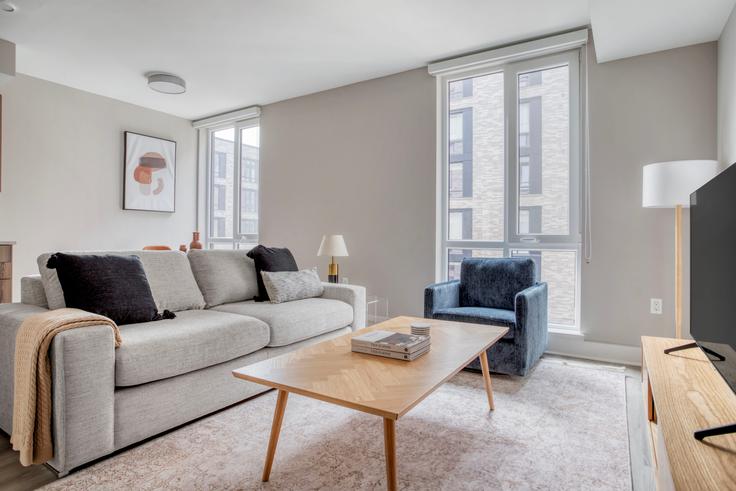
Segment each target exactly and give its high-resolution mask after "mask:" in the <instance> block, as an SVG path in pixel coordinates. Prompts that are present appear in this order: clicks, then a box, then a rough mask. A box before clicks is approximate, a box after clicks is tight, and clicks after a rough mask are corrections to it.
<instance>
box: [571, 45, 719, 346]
mask: <svg viewBox="0 0 736 491" xmlns="http://www.w3.org/2000/svg"><path fill="white" fill-rule="evenodd" d="M589 54H590V57H592V55H593V53H592V50H591V52H590V53H589ZM590 57H589V62H590V66H589V76H590V78H589V105H590V161H591V201H592V203H591V208H592V220H593V223H592V230H593V261H592V262H591V264H585V265H583V270H582V273H583V275H582V303H581V306H582V329H583V332H584V333H585V337H586V340H591V341H599V342H605V343H614V344H622V345H629V346H638V345H639V337H640V336H642V335H649V336H666V337H672V336H674V325H675V324H674V322H675V321H674V298H675V295H674V287H675V276H674V261H675V259H674V257H675V256H674V223H675V215H674V209H652V208H642V206H641V189H642V167H643V166H644V165H646V164H649V163H653V162H662V161H668V160H681V159H714V158H715V157H716V113H717V111H716V74H717V68H716V58H717V56H716V44H715V43H705V44H698V45H695V46H689V47H685V48H678V49H672V50H668V51H662V52H658V53H653V54H648V55H643V56H636V57H632V58H627V59H623V60H618V61H612V62H608V63H602V64H597V63H595V62H594V61H593V60H591V59H590ZM683 218H684V220H683V222H684V223H683V225H684V230H683V246H684V249H683V258H684V265H683V266H684V268H683V269H684V278H683V286H684V292H683V331H684V332H685V333H687V332H689V317H690V314H689V284H690V279H689V255H690V252H689V247H688V245H689V237H690V233H689V212H688V211H687V210H685V211H684V217H683ZM652 297H654V298H661V299H663V301H664V302H663V305H664V314H663V315H653V314H650V313H649V299H650V298H652Z"/></svg>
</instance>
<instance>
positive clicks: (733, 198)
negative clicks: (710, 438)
mask: <svg viewBox="0 0 736 491" xmlns="http://www.w3.org/2000/svg"><path fill="white" fill-rule="evenodd" d="M690 334H691V335H692V336H693V338H695V340H696V341H697V343H698V344H699V345H700V346H701V347H703V348H707V349H710V350H712V351H713V352H714V353H717V354H718V355H720V356H714V355H712V354H708V357H709V358H710V360H711V361H712V362H713V365H714V366H715V367H716V368H717V369H718V371H719V372H720V373H721V375H723V378H724V379H725V380H726V382H728V384H729V385H730V386H731V389H733V390H734V392H736V165H732V166H731V167H729V168H728V169H726V170H724V171H723V172H721V173H720V174H719V175H718V176H716V177H715V178H713V179H712V180H710V181H709V182H708V183H706V184H705V185H703V186H702V187H701V188H700V189H698V190H697V191H695V192H694V193H692V194H691V195H690ZM706 354H707V351H706ZM720 357H723V358H724V359H723V360H721V359H720Z"/></svg>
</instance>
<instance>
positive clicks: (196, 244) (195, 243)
mask: <svg viewBox="0 0 736 491" xmlns="http://www.w3.org/2000/svg"><path fill="white" fill-rule="evenodd" d="M189 248H190V249H201V248H202V243H201V242H200V241H199V232H192V243H191V244H189Z"/></svg>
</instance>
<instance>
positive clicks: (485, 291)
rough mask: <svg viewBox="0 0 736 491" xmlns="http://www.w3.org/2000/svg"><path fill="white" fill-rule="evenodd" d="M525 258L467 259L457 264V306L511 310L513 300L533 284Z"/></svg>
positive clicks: (529, 261) (532, 272)
mask: <svg viewBox="0 0 736 491" xmlns="http://www.w3.org/2000/svg"><path fill="white" fill-rule="evenodd" d="M535 274H536V266H535V264H534V260H533V259H528V258H508V257H507V258H468V259H463V262H462V263H461V265H460V306H461V307H490V308H494V309H506V310H514V298H515V297H516V294H517V293H519V292H520V291H522V290H525V289H527V288H529V287H530V286H532V285H534V283H535V281H536V278H535Z"/></svg>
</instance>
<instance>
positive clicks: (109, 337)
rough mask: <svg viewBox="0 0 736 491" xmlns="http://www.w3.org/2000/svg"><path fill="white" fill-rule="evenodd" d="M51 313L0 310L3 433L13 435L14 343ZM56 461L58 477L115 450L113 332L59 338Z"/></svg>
mask: <svg viewBox="0 0 736 491" xmlns="http://www.w3.org/2000/svg"><path fill="white" fill-rule="evenodd" d="M47 311H48V309H44V308H42V307H38V306H35V305H26V304H21V303H15V304H2V305H0V427H2V429H3V430H4V431H5V432H7V433H11V432H12V419H13V388H14V385H15V384H14V378H13V373H14V363H15V337H16V334H17V332H18V329H19V328H20V326H21V324H22V323H23V321H24V320H25V319H26V318H28V317H30V316H32V315H34V314H39V313H42V312H47ZM49 356H50V359H51V372H52V374H51V376H52V394H51V402H52V405H53V406H52V407H53V410H52V417H53V422H52V426H53V428H54V432H53V438H54V458H53V459H52V460H51V461H49V464H51V466H52V467H54V468H55V469H56V470H57V471H59V473H60V474H62V475H64V474H66V473H67V472H68V471H69V470H70V469H72V468H74V467H77V466H79V465H81V464H84V463H86V462H89V461H91V460H94V459H96V458H98V457H101V456H103V455H106V454H109V453H111V452H112V451H114V450H115V445H114V432H113V429H114V428H113V426H114V421H115V413H114V402H115V395H114V393H115V339H114V335H113V332H112V329H110V326H107V325H104V326H103V325H99V326H87V327H84V328H79V329H70V330H67V331H63V332H60V333H59V334H57V335H56V336H54V339H53V341H52V343H51V349H50V353H49Z"/></svg>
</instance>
